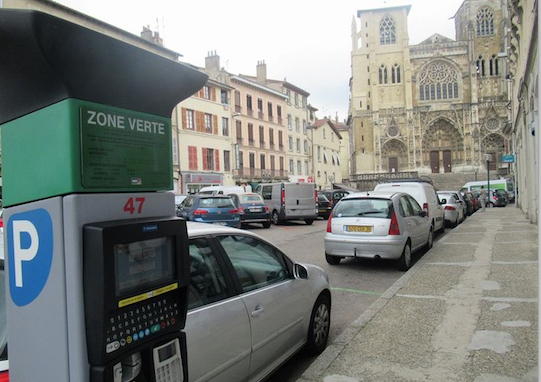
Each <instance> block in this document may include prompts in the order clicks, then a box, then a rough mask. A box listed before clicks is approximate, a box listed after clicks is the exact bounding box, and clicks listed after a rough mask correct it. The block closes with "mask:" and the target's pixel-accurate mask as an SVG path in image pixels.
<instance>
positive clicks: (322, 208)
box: [317, 192, 332, 219]
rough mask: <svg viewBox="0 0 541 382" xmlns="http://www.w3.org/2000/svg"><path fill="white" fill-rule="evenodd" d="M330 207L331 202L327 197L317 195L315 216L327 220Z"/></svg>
mask: <svg viewBox="0 0 541 382" xmlns="http://www.w3.org/2000/svg"><path fill="white" fill-rule="evenodd" d="M331 211H332V207H331V202H330V201H329V199H327V196H325V195H323V194H322V193H320V192H318V193H317V215H318V216H320V217H322V218H323V219H328V218H329V216H330V215H331Z"/></svg>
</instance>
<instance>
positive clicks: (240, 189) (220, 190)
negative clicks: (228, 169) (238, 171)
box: [198, 186, 252, 195]
mask: <svg viewBox="0 0 541 382" xmlns="http://www.w3.org/2000/svg"><path fill="white" fill-rule="evenodd" d="M246 192H252V186H207V187H201V189H200V190H199V192H198V194H199V195H229V194H244V193H246Z"/></svg>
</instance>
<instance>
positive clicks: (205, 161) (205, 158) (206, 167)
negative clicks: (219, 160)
mask: <svg viewBox="0 0 541 382" xmlns="http://www.w3.org/2000/svg"><path fill="white" fill-rule="evenodd" d="M201 151H202V152H203V170H207V169H208V162H207V149H206V148H205V147H203V148H201Z"/></svg>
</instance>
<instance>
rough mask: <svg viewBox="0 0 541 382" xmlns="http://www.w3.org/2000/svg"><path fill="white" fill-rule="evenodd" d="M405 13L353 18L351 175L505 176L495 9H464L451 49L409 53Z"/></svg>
mask: <svg viewBox="0 0 541 382" xmlns="http://www.w3.org/2000/svg"><path fill="white" fill-rule="evenodd" d="M410 7H411V6H398V7H389V8H378V9H371V10H360V11H358V13H357V17H358V18H357V19H355V18H354V19H353V23H352V79H351V84H350V88H351V98H350V118H349V120H350V123H351V125H352V127H353V141H354V143H353V145H352V148H353V153H354V155H353V161H354V163H353V165H352V169H353V170H352V171H353V172H354V173H355V174H373V173H393V172H403V171H417V172H418V173H421V174H422V173H425V174H429V173H472V174H473V173H478V172H484V173H485V174H486V154H492V156H493V158H494V161H493V162H492V163H491V167H492V169H493V170H494V173H496V171H499V173H500V174H501V175H504V174H506V171H507V166H506V165H502V163H501V156H502V154H506V153H508V152H509V150H510V136H509V135H508V134H506V133H505V132H504V128H505V126H506V125H507V124H508V122H509V120H508V112H507V100H508V92H507V89H508V84H507V81H506V79H505V72H506V61H505V59H503V58H502V56H504V53H502V48H503V41H504V36H505V31H504V30H503V29H502V20H503V11H502V6H501V1H500V0H466V1H464V3H463V4H462V6H461V7H460V9H459V10H458V12H457V13H456V15H455V16H454V20H455V28H456V36H457V38H456V40H452V39H450V38H447V37H444V36H441V35H439V34H434V35H432V36H430V37H429V38H427V39H426V40H425V41H423V42H421V43H420V44H418V45H409V36H408V25H407V16H408V13H409V10H410Z"/></svg>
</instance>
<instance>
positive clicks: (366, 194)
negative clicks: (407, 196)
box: [342, 191, 404, 200]
mask: <svg viewBox="0 0 541 382" xmlns="http://www.w3.org/2000/svg"><path fill="white" fill-rule="evenodd" d="M396 194H404V192H396V191H395V192H391V191H366V192H355V193H352V194H349V195H346V196H344V197H343V198H342V200H346V199H355V198H366V197H377V198H386V199H391V198H392V197H393V196H394V195H396Z"/></svg>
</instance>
